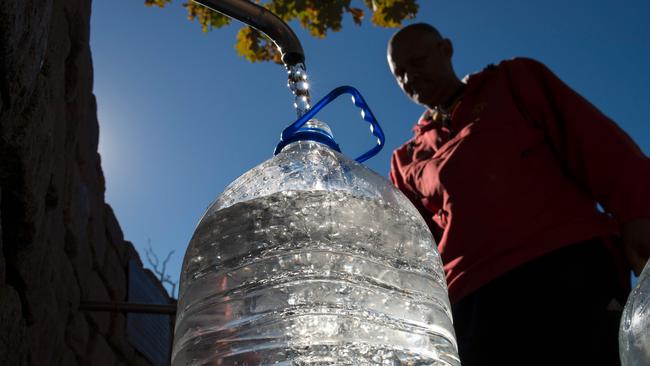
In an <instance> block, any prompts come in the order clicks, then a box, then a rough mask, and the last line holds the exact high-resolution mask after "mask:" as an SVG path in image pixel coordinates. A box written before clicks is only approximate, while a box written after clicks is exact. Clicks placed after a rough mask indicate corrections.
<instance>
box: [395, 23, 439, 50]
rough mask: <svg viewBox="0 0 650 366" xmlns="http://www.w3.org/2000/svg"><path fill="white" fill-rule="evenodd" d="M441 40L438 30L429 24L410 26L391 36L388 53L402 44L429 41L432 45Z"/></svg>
mask: <svg viewBox="0 0 650 366" xmlns="http://www.w3.org/2000/svg"><path fill="white" fill-rule="evenodd" d="M442 39H443V38H442V35H441V34H440V32H438V30H437V29H436V28H435V27H434V26H432V25H430V24H427V23H415V24H410V25H407V26H406V27H404V28H402V29H400V30H399V31H397V32H395V34H393V36H392V37H391V38H390V40H389V41H388V52H389V53H390V50H391V49H392V48H393V47H395V46H396V45H401V44H402V43H405V44H407V45H410V44H412V43H414V41H415V40H419V41H422V40H426V41H431V42H432V43H437V42H438V41H440V40H442Z"/></svg>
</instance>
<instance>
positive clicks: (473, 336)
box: [388, 23, 650, 366]
mask: <svg viewBox="0 0 650 366" xmlns="http://www.w3.org/2000/svg"><path fill="white" fill-rule="evenodd" d="M452 54H453V47H452V43H451V41H449V40H448V39H445V38H443V37H442V36H441V35H440V33H439V32H438V31H437V30H436V29H435V28H433V27H432V26H430V25H427V24H423V23H419V24H413V25H410V26H407V27H405V28H403V29H402V30H400V31H398V32H397V33H396V34H395V35H394V36H393V37H392V38H391V40H390V43H389V46H388V63H389V65H390V69H391V71H392V73H393V75H394V76H395V79H396V80H397V82H398V84H399V86H400V87H401V88H402V90H403V91H404V92H405V93H406V95H407V96H408V97H409V98H410V99H411V100H413V101H414V102H415V103H417V104H420V105H422V106H424V107H425V108H426V111H425V113H424V114H423V116H422V117H421V118H420V120H419V121H418V123H417V125H416V126H415V127H414V137H413V138H412V139H410V140H409V141H408V142H407V143H406V144H404V145H402V146H401V147H399V148H398V149H396V150H395V151H394V153H393V157H392V162H391V173H390V178H391V180H392V181H393V183H394V184H395V185H396V186H397V187H398V188H399V189H400V190H402V191H403V192H404V193H405V194H406V195H407V196H408V197H409V199H410V200H411V201H412V202H413V203H414V205H415V206H416V207H417V208H418V210H419V211H420V212H421V214H422V216H423V217H424V218H425V220H426V221H427V223H428V224H429V227H430V228H431V231H432V232H433V234H434V237H435V238H436V241H437V243H438V249H439V251H440V253H441V256H442V259H443V262H444V268H445V274H446V278H447V283H448V285H449V296H450V299H451V302H452V312H453V316H454V327H455V329H456V335H457V339H458V345H459V353H460V357H461V361H462V362H463V365H464V366H472V365H537V364H539V365H616V364H618V362H619V361H618V344H617V334H618V324H619V319H620V315H621V310H622V306H623V305H624V304H625V300H626V297H627V294H628V292H629V281H628V280H629V269H630V268H633V270H634V271H635V272H636V273H637V274H638V273H639V272H640V271H641V270H642V268H643V266H644V264H645V262H646V260H647V259H648V255H649V253H650V160H649V159H648V158H647V157H646V156H645V155H644V154H643V153H642V152H641V150H640V149H639V148H638V147H637V146H636V145H635V144H634V142H633V141H632V140H631V139H630V138H629V137H628V136H627V135H626V134H625V133H624V132H623V131H622V130H621V129H620V128H619V127H617V126H616V125H615V124H614V122H612V121H611V120H609V119H608V118H607V117H606V116H604V115H603V114H602V113H601V112H599V111H598V110H597V109H596V108H595V107H594V106H592V105H591V104H589V103H588V102H587V101H586V100H584V99H583V98H582V97H580V96H579V95H578V94H577V93H576V92H574V91H573V90H572V89H570V88H569V87H568V86H567V85H565V84H564V83H563V82H562V81H561V80H559V79H558V78H557V77H556V76H555V75H554V74H553V73H552V72H551V71H549V70H548V69H547V68H546V67H545V66H544V65H542V64H541V63H539V62H537V61H534V60H530V59H523V58H521V59H513V60H509V61H503V62H501V63H500V64H499V65H497V66H488V67H487V68H485V69H484V70H483V71H481V72H479V73H476V74H474V75H472V76H470V77H469V78H468V79H467V81H466V82H462V81H461V80H459V79H458V77H457V76H456V74H455V72H454V69H453V67H452V63H451V58H452ZM598 204H600V205H601V206H602V207H603V208H604V210H605V212H602V211H601V210H599V209H598Z"/></svg>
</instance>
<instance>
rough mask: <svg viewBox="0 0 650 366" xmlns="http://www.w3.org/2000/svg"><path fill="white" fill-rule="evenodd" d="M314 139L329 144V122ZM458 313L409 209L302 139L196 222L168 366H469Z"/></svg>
mask: <svg viewBox="0 0 650 366" xmlns="http://www.w3.org/2000/svg"><path fill="white" fill-rule="evenodd" d="M305 129H306V130H308V131H310V133H318V134H321V135H325V136H329V138H331V131H330V130H329V128H328V127H327V126H326V125H325V124H323V123H320V122H316V121H313V120H312V121H311V122H310V123H309V124H308V125H307V126H306V128H305ZM316 140H317V139H316ZM450 309H451V308H450V304H449V300H448V296H447V287H446V283H445V278H444V274H443V270H442V265H441V260H440V256H439V254H438V252H437V250H436V246H435V243H434V240H433V238H432V236H431V233H430V231H429V229H428V227H427V225H426V223H425V221H424V220H423V219H422V218H421V216H420V215H419V213H418V211H417V209H416V208H415V207H414V206H413V205H412V204H411V203H410V202H409V201H408V199H407V198H406V197H405V196H404V195H403V194H402V193H401V192H399V191H398V190H397V189H395V188H394V187H393V186H392V185H391V184H390V183H389V182H388V181H387V180H386V179H385V178H383V177H381V176H379V175H378V174H376V173H374V172H372V171H371V170H369V169H368V168H366V167H364V166H363V165H362V164H359V163H357V162H355V161H353V160H350V159H348V158H346V157H345V156H343V155H342V154H340V153H339V152H337V151H335V150H333V149H332V148H331V147H330V146H328V144H325V143H322V142H316V141H311V140H297V141H294V142H291V143H289V144H287V145H286V146H285V147H284V148H283V149H282V151H281V152H280V153H279V154H277V155H276V156H275V157H273V158H272V159H270V160H267V161H266V162H264V163H262V164H260V165H259V166H257V167H255V168H253V169H252V170H250V171H248V172H247V173H245V174H244V175H242V176H241V177H240V178H238V179H237V180H236V181H234V182H233V183H232V184H231V185H230V186H228V187H227V188H226V190H225V191H224V192H223V193H222V194H221V195H220V196H219V197H218V199H217V200H216V201H215V202H214V203H213V204H212V205H211V206H210V207H209V208H208V210H207V212H206V213H205V215H204V216H203V218H202V219H201V221H200V223H199V224H198V227H197V228H196V231H195V233H194V236H193V237H192V239H191V241H190V244H189V247H188V248H187V252H186V254H185V259H184V263H183V269H182V274H181V285H180V297H179V303H178V314H177V319H176V328H175V335H174V347H173V355H172V364H173V365H174V366H180V365H460V362H459V359H458V356H457V345H456V340H455V336H454V331H453V326H452V319H451V311H450Z"/></svg>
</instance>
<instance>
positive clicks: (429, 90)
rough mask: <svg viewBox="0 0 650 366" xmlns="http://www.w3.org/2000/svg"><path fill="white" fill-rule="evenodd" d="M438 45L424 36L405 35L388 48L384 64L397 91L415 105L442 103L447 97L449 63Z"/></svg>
mask: <svg viewBox="0 0 650 366" xmlns="http://www.w3.org/2000/svg"><path fill="white" fill-rule="evenodd" d="M442 42H444V41H443V40H441V39H438V38H436V37H434V36H431V35H428V34H421V33H417V32H408V33H406V34H401V35H400V37H399V38H397V39H395V40H394V41H393V43H392V44H391V45H390V47H389V49H388V55H387V57H388V65H389V66H390V70H391V72H392V73H393V76H394V77H395V80H397V83H398V84H399V86H400V88H401V89H402V90H403V91H404V93H406V95H407V96H408V97H409V98H410V99H411V100H413V101H414V102H415V103H418V104H421V105H425V106H428V107H429V108H433V107H434V106H436V105H439V104H441V103H443V102H444V101H445V100H444V98H445V96H446V95H447V93H446V87H447V84H448V76H449V75H448V74H449V65H450V60H449V56H447V55H446V54H445V52H444V51H443V49H442V47H441V45H442ZM452 72H453V71H452Z"/></svg>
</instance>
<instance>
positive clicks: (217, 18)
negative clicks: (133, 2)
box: [145, 0, 418, 63]
mask: <svg viewBox="0 0 650 366" xmlns="http://www.w3.org/2000/svg"><path fill="white" fill-rule="evenodd" d="M171 1H172V0H145V5H147V6H158V7H161V8H162V7H165V6H166V5H167V4H169V3H171ZM242 1H246V0H242ZM255 2H256V3H258V4H260V5H262V6H264V7H265V8H267V9H269V10H270V11H272V12H273V13H274V14H276V15H277V16H278V17H280V18H282V20H284V21H285V22H290V21H292V20H297V21H298V22H299V23H300V25H301V26H302V27H303V28H305V29H307V30H308V31H309V33H310V34H311V35H312V36H314V37H317V38H324V37H325V36H327V32H328V31H332V32H337V31H339V30H341V26H342V21H343V16H344V14H349V15H350V16H351V17H352V20H353V21H354V23H355V24H356V25H361V24H362V23H363V20H364V18H365V17H366V13H367V12H370V13H371V14H372V16H371V17H370V22H371V23H372V24H374V25H376V26H380V27H387V28H394V27H398V26H400V25H401V24H402V21H404V20H406V19H413V18H414V17H415V15H416V14H417V12H418V4H417V0H363V1H359V6H360V7H355V6H352V5H351V3H352V0H327V1H323V0H268V1H262V0H256V1H255ZM183 6H184V7H185V9H186V10H187V17H188V19H189V20H191V21H194V20H197V21H198V22H199V24H200V25H201V29H202V30H203V31H204V32H208V31H210V30H212V29H215V28H221V27H223V26H226V25H228V24H230V23H231V19H230V18H228V17H226V16H224V15H222V14H219V13H217V12H215V11H212V10H210V9H208V8H206V7H204V6H202V5H199V4H197V3H194V2H192V1H191V0H189V1H187V2H186V3H184V4H183ZM362 7H363V8H362ZM235 49H236V50H237V53H238V54H239V55H240V56H243V57H245V58H246V59H248V60H249V61H251V62H256V61H270V60H273V61H275V62H277V63H280V54H279V52H278V50H277V48H276V47H275V45H274V44H273V42H271V41H270V40H269V39H268V38H266V37H265V36H264V35H263V34H261V33H260V32H258V31H256V30H255V29H252V28H251V27H248V26H244V27H243V28H241V29H240V30H239V33H237V43H236V44H235Z"/></svg>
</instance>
